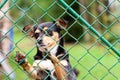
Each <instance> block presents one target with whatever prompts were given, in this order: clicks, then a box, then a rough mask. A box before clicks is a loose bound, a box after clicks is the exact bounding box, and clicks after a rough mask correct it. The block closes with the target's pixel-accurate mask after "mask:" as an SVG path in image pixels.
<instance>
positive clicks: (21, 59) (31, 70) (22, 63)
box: [15, 51, 40, 80]
mask: <svg viewBox="0 0 120 80" xmlns="http://www.w3.org/2000/svg"><path fill="white" fill-rule="evenodd" d="M15 61H16V62H18V63H19V65H20V66H21V67H22V68H23V69H24V70H25V71H26V72H27V73H28V74H29V75H30V76H31V77H32V78H33V79H35V80H36V79H37V71H36V70H35V68H34V67H33V66H32V65H31V64H29V63H28V62H27V60H25V55H23V54H21V53H19V52H18V51H17V52H16V56H15ZM39 80H40V79H39Z"/></svg>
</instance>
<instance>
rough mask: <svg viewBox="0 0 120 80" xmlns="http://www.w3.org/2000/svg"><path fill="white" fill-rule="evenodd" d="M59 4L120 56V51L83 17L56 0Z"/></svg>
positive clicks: (61, 1) (62, 1)
mask: <svg viewBox="0 0 120 80" xmlns="http://www.w3.org/2000/svg"><path fill="white" fill-rule="evenodd" d="M58 1H59V2H60V3H61V5H62V6H63V7H64V8H65V9H66V10H68V12H69V13H70V14H71V15H72V16H74V17H75V18H77V19H78V20H79V21H81V22H82V23H83V24H84V25H85V26H86V27H87V28H88V29H89V30H91V31H92V32H93V33H94V34H95V35H96V36H97V37H99V38H100V39H101V40H102V41H103V42H104V43H105V44H106V45H107V46H108V47H109V48H110V49H111V50H112V51H113V52H115V53H116V54H117V55H118V56H119V57H120V52H119V51H118V50H117V49H116V48H115V47H113V45H112V44H111V43H110V42H109V41H108V40H106V39H105V38H104V37H103V36H102V35H101V34H100V33H98V32H97V31H96V30H95V29H94V28H93V27H92V26H91V25H90V24H89V23H88V22H87V21H86V20H85V19H83V18H82V17H81V16H80V15H79V14H78V13H77V12H76V11H74V10H73V9H72V8H71V7H70V6H69V5H68V4H67V3H66V2H65V1H64V0H58Z"/></svg>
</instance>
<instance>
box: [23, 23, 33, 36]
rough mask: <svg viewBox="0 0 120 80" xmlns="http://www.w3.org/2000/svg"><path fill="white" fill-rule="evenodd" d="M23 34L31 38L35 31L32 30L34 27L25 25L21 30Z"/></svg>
mask: <svg viewBox="0 0 120 80" xmlns="http://www.w3.org/2000/svg"><path fill="white" fill-rule="evenodd" d="M23 32H26V34H27V35H28V36H30V37H33V36H34V32H35V30H34V27H32V26H31V25H26V26H25V27H24V28H23Z"/></svg>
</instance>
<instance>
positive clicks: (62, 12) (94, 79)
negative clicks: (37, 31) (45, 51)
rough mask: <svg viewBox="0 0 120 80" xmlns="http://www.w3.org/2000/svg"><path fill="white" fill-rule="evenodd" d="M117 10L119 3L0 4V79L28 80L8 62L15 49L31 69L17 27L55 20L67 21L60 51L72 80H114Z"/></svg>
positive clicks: (31, 47) (27, 0)
mask: <svg viewBox="0 0 120 80" xmlns="http://www.w3.org/2000/svg"><path fill="white" fill-rule="evenodd" d="M66 5H67V6H66ZM119 7H120V1H119V0H0V8H1V9H0V77H1V79H0V80H13V79H15V80H31V79H30V78H29V77H28V76H27V74H26V73H25V72H24V70H23V69H22V68H21V67H20V66H19V65H18V64H17V63H16V62H15V61H14V56H15V51H17V50H19V51H22V52H24V53H26V54H27V58H28V61H29V62H30V63H31V64H32V62H33V61H34V60H33V55H34V54H35V53H36V45H35V41H34V40H33V39H31V38H29V37H27V36H26V35H25V34H23V33H22V28H23V27H24V25H26V24H32V25H36V24H40V23H41V22H45V21H53V20H56V19H58V18H64V19H66V20H67V21H68V22H69V24H68V28H67V29H66V30H65V31H63V35H64V38H65V42H66V43H65V48H66V50H67V52H68V53H69V55H70V63H71V64H72V67H73V68H74V67H75V68H77V69H78V70H79V71H80V74H79V76H78V80H119V79H120V76H119V75H120V68H119V67H120V58H119V56H120V48H119V45H120V36H119V35H120V31H119V30H120V27H119V26H120V10H119ZM76 15H77V16H76ZM94 30H95V31H96V32H97V34H96V32H94ZM13 34H14V36H13ZM104 40H105V41H104ZM5 66H7V67H5Z"/></svg>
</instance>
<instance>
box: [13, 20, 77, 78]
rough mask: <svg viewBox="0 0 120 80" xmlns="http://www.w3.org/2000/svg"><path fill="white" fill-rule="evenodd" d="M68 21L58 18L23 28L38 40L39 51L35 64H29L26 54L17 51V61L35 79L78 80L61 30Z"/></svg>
mask: <svg viewBox="0 0 120 80" xmlns="http://www.w3.org/2000/svg"><path fill="white" fill-rule="evenodd" d="M66 27H67V21H65V20H64V19H58V20H56V21H53V22H44V23H41V24H39V25H38V26H34V27H32V26H31V25H26V26H25V27H24V28H23V32H25V33H26V34H27V35H28V36H30V37H32V38H35V40H36V41H37V53H36V54H35V56H34V60H35V61H34V63H33V65H31V64H29V63H28V62H27V60H26V58H25V55H23V54H21V53H20V52H18V51H17V52H16V53H17V54H16V57H15V61H17V62H18V63H19V64H20V65H21V67H22V68H23V69H24V70H25V71H26V72H28V73H29V74H30V75H31V77H32V78H33V79H34V80H44V79H45V80H76V79H77V78H76V74H75V73H76V72H75V70H74V69H72V67H71V64H70V62H69V55H68V53H67V52H66V50H65V49H64V40H63V36H62V34H61V31H62V30H64V29H66Z"/></svg>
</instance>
